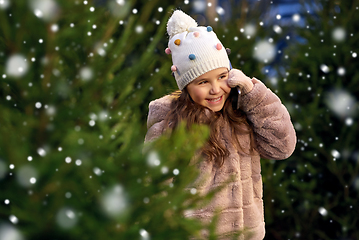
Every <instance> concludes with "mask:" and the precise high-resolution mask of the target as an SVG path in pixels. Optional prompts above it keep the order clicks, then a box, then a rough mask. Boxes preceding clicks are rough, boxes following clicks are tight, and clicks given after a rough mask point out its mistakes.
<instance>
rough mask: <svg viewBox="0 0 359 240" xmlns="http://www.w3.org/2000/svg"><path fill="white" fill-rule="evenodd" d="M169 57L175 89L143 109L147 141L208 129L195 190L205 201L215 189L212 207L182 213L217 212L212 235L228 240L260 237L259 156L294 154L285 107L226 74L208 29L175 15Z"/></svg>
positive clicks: (206, 217) (206, 215) (260, 87)
mask: <svg viewBox="0 0 359 240" xmlns="http://www.w3.org/2000/svg"><path fill="white" fill-rule="evenodd" d="M167 32H168V34H169V37H170V39H169V43H168V48H167V49H166V53H167V54H171V55H172V62H173V66H172V67H171V70H172V72H173V75H174V77H175V79H176V82H177V85H178V87H179V90H180V91H177V92H175V93H173V94H171V95H169V96H165V97H162V98H160V99H157V100H155V101H152V102H151V103H150V105H149V115H148V121H147V127H148V132H147V134H146V139H145V141H152V140H154V139H155V138H157V137H159V136H160V135H161V134H162V133H163V132H164V131H165V130H166V129H173V128H176V126H177V125H178V124H179V122H180V121H186V122H187V124H189V125H190V124H193V123H199V124H207V125H208V126H209V127H210V130H211V131H210V137H209V139H208V142H207V144H206V145H205V146H204V147H203V148H202V149H201V154H202V156H203V157H204V159H205V160H204V161H201V162H200V163H199V164H198V168H199V176H198V179H197V180H196V181H195V183H194V186H195V187H196V188H197V192H198V193H200V194H203V195H205V194H206V193H208V192H210V191H211V190H214V189H216V187H218V186H221V185H223V184H225V186H224V187H223V188H222V189H221V190H220V191H219V192H217V193H216V195H215V196H214V198H213V199H212V201H211V203H210V204H209V205H207V206H205V207H203V208H202V209H196V210H193V211H188V212H187V213H186V216H187V217H195V218H197V219H200V220H201V221H203V222H204V223H208V222H210V221H211V219H212V217H213V216H214V214H215V212H218V211H219V218H218V222H217V229H216V231H217V233H218V236H219V239H227V237H229V236H230V235H231V233H234V232H238V231H243V234H242V235H241V236H240V239H263V238H264V235H265V228H264V212H263V201H262V193H263V190H262V177H261V174H260V172H261V167H260V158H261V157H263V158H267V159H277V160H280V159H285V158H288V157H289V156H290V155H291V154H292V152H293V151H294V148H295V144H296V135H295V131H294V128H293V125H292V123H291V120H290V116H289V114H288V111H287V109H286V108H285V107H284V105H282V104H281V101H280V99H279V98H278V97H277V96H276V95H275V94H274V93H273V92H272V91H271V90H269V89H268V88H267V87H266V86H265V85H264V84H263V83H262V82H260V81H259V80H257V79H255V78H252V79H251V78H249V77H247V76H246V75H244V74H243V73H242V72H241V71H240V70H237V69H231V66H230V62H229V59H228V56H227V52H226V50H225V49H224V47H223V45H222V44H221V42H220V41H219V40H218V38H217V36H216V34H215V33H214V32H213V30H212V28H211V27H198V26H197V23H196V22H195V21H194V19H192V18H191V17H189V16H188V15H186V14H185V13H183V12H182V11H180V10H176V11H174V13H173V15H172V16H171V18H170V19H169V21H168V24H167Z"/></svg>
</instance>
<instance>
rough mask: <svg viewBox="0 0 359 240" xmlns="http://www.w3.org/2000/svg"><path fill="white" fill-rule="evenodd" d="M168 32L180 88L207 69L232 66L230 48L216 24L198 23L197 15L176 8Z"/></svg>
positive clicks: (173, 67)
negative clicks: (215, 27)
mask: <svg viewBox="0 0 359 240" xmlns="http://www.w3.org/2000/svg"><path fill="white" fill-rule="evenodd" d="M167 33H168V35H169V37H170V40H169V42H168V48H167V49H166V53H167V54H172V62H173V66H172V67H171V70H172V72H173V73H174V76H175V78H176V82H177V85H178V88H179V89H180V90H183V89H184V88H185V87H186V86H187V84H189V83H190V82H192V81H193V80H194V79H196V78H197V77H199V76H201V75H202V74H204V73H206V72H209V71H211V70H214V69H217V68H220V67H225V68H227V69H228V70H229V69H230V63H229V59H228V55H227V52H226V49H225V48H224V47H223V45H222V43H221V42H220V41H219V40H218V38H217V35H216V34H215V33H214V32H213V30H212V27H198V25H197V23H196V21H195V20H194V19H193V18H191V17H190V16H188V15H187V14H185V13H184V12H182V11H180V10H176V11H174V12H173V14H172V16H171V18H170V19H169V20H168V23H167Z"/></svg>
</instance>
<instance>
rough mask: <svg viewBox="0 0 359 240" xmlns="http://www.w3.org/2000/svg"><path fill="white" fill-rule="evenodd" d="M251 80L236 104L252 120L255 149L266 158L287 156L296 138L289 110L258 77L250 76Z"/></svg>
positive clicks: (292, 148) (277, 158) (293, 147)
mask: <svg viewBox="0 0 359 240" xmlns="http://www.w3.org/2000/svg"><path fill="white" fill-rule="evenodd" d="M252 82H253V84H254V86H253V89H252V91H250V92H249V93H247V94H245V95H243V96H240V105H239V107H240V108H241V109H242V110H243V111H244V112H245V113H246V115H247V118H248V120H249V122H250V123H251V124H252V127H253V131H254V136H255V142H256V148H257V151H258V152H259V154H260V155H261V157H263V158H267V159H275V160H281V159H285V158H288V157H289V156H290V155H291V154H292V153H293V151H294V149H295V145H296V142H297V138H296V134H295V130H294V127H293V124H292V122H291V120H290V116H289V113H288V111H287V109H286V107H285V106H284V105H283V104H282V103H281V101H280V99H279V98H278V97H277V95H275V94H274V93H273V92H272V91H271V90H270V89H269V88H267V87H266V86H265V85H264V84H263V83H262V82H261V81H259V80H257V79H255V78H253V79H252Z"/></svg>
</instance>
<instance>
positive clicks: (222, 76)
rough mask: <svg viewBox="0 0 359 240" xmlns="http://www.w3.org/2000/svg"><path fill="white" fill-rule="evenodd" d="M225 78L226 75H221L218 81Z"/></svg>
mask: <svg viewBox="0 0 359 240" xmlns="http://www.w3.org/2000/svg"><path fill="white" fill-rule="evenodd" d="M226 77H227V74H224V75H221V76H220V77H219V79H224V78H226Z"/></svg>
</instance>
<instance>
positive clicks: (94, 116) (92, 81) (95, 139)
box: [0, 0, 208, 240]
mask: <svg viewBox="0 0 359 240" xmlns="http://www.w3.org/2000/svg"><path fill="white" fill-rule="evenodd" d="M173 4H176V2H173ZM182 5H184V6H183V7H184V8H185V7H186V4H183V3H182ZM0 7H1V9H0V25H1V28H0V29H1V30H0V62H1V64H0V72H1V82H0V84H1V87H0V99H1V100H0V101H1V104H0V106H1V107H0V108H1V116H0V131H1V138H0V181H1V199H0V201H1V205H0V206H1V207H0V218H1V220H0V221H1V222H0V239H7V240H8V239H10V240H14V239H50V238H51V239H150V238H152V239H186V238H188V237H189V236H195V235H196V234H198V232H199V230H200V229H201V226H200V225H199V224H198V223H197V222H195V221H194V220H190V219H185V218H183V211H184V210H185V209H187V208H190V207H193V206H196V203H197V202H198V201H199V197H198V196H197V195H196V193H195V192H194V191H184V189H185V187H186V186H188V184H189V182H191V179H192V180H193V178H194V177H195V176H196V174H195V173H196V172H195V170H194V169H192V168H191V167H189V166H187V165H188V156H191V155H193V153H194V151H195V150H196V149H197V148H199V147H200V145H201V144H202V143H203V142H204V139H205V138H206V136H207V135H208V134H207V129H206V128H203V127H198V128H195V129H194V130H193V131H191V132H190V133H184V131H185V130H184V128H179V129H178V132H176V133H174V136H173V137H164V139H162V140H159V141H157V142H156V144H149V145H147V146H146V147H145V148H144V146H143V141H144V135H145V133H146V124H145V121H146V114H147V111H148V109H147V105H148V103H149V99H153V98H154V97H153V95H155V96H156V97H157V96H158V95H159V94H164V92H165V91H168V88H169V87H168V86H165V85H161V84H158V83H159V82H160V81H163V80H162V74H164V72H165V70H164V69H166V70H167V67H168V66H169V64H170V63H169V62H168V63H166V64H165V63H164V62H167V59H166V58H164V57H163V55H164V54H162V51H163V49H164V47H163V44H164V42H166V35H165V29H166V27H165V26H166V22H167V19H168V17H169V14H170V13H171V11H172V9H173V8H174V6H173V5H169V4H168V3H166V4H164V3H160V2H159V1H144V2H139V1H137V2H135V1H97V2H95V1H94V2H92V1H61V2H60V1H54V0H43V1H16V2H15V1H13V2H10V1H0ZM158 49H160V50H161V54H160V53H159V50H158ZM166 74H168V71H166ZM168 75H169V78H171V76H170V74H168ZM156 83H157V84H156ZM153 84H155V85H153ZM170 84H172V85H173V84H174V83H173V82H172V81H171V83H170ZM181 129H182V130H181ZM185 134H186V136H187V137H186V138H184V137H183V136H184V135H185ZM188 136H189V137H188ZM175 139H176V140H175ZM183 144H185V145H186V146H187V147H185V148H183V147H177V146H181V145H183ZM165 159H166V161H165ZM174 177H175V179H176V181H175V182H174V183H171V184H166V181H167V180H169V179H172V178H174ZM185 199H187V200H191V201H190V202H188V201H187V202H186V204H185V201H184V200H185Z"/></svg>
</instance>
